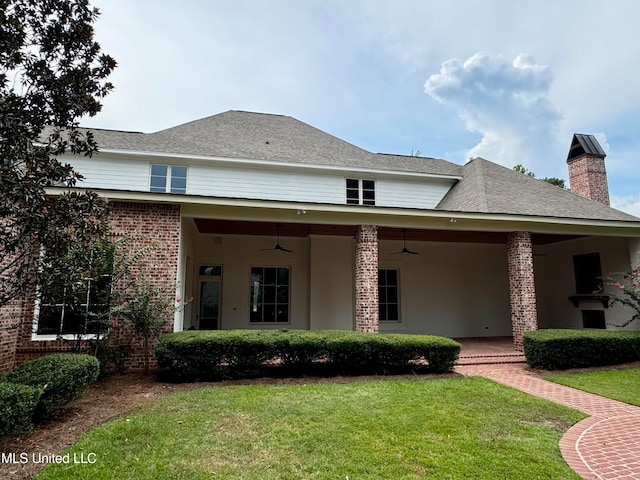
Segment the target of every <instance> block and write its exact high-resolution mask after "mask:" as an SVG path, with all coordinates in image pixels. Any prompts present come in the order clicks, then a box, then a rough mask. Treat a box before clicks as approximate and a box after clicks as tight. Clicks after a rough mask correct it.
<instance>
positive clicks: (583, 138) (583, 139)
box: [567, 133, 607, 161]
mask: <svg viewBox="0 0 640 480" xmlns="http://www.w3.org/2000/svg"><path fill="white" fill-rule="evenodd" d="M585 153H586V154H587V155H594V156H596V157H600V158H604V157H606V156H607V154H606V153H604V150H603V149H602V147H601V146H600V143H598V140H597V139H596V137H594V136H593V135H585V134H583V133H574V134H573V138H572V139H571V146H570V147H569V154H568V155H567V161H569V160H571V159H572V158H575V157H578V156H580V155H583V154H585Z"/></svg>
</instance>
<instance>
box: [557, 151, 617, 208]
mask: <svg viewBox="0 0 640 480" xmlns="http://www.w3.org/2000/svg"><path fill="white" fill-rule="evenodd" d="M567 166H568V168H569V184H570V185H571V191H572V192H573V193H577V194H578V195H581V196H583V197H586V198H590V199H591V200H595V201H596V202H600V203H602V204H604V205H607V206H609V187H608V185H607V170H606V168H605V166H604V158H602V157H598V156H595V155H589V154H586V153H585V154H583V155H580V156H577V157H575V158H572V159H571V160H569V161H568V162H567Z"/></svg>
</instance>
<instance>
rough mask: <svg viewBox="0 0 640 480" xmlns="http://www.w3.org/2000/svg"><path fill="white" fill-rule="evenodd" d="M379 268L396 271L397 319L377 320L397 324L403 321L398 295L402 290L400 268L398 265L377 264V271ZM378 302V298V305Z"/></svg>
mask: <svg viewBox="0 0 640 480" xmlns="http://www.w3.org/2000/svg"><path fill="white" fill-rule="evenodd" d="M380 270H395V271H396V276H397V283H396V290H397V291H396V294H397V297H398V301H397V304H398V319H397V320H379V321H380V323H384V324H385V325H398V324H401V323H403V322H402V310H403V309H402V298H401V296H400V292H401V291H402V289H401V283H402V280H401V279H400V268H399V267H391V266H384V267H383V266H378V272H379V271H380ZM379 304H380V300H378V306H379Z"/></svg>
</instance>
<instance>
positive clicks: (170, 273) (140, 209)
mask: <svg viewBox="0 0 640 480" xmlns="http://www.w3.org/2000/svg"><path fill="white" fill-rule="evenodd" d="M110 207H111V223H112V231H113V236H114V240H117V239H119V238H124V237H126V238H128V239H129V240H128V242H127V249H128V251H130V252H140V251H142V250H144V249H145V248H147V247H148V246H149V245H154V247H153V248H152V249H151V250H149V251H148V252H147V253H145V255H144V256H143V258H142V259H141V262H140V263H142V264H143V265H144V267H143V274H144V275H145V278H146V280H147V282H148V283H149V285H150V286H151V287H161V288H166V289H167V290H169V291H170V292H171V295H172V296H173V291H174V290H175V286H176V281H177V272H178V253H179V250H178V249H179V242H180V206H179V205H161V204H150V203H125V202H115V203H113V204H112V205H111V206H110ZM163 332H166V333H168V332H173V316H171V318H167V321H166V324H165V326H164V328H163ZM110 341H112V342H114V343H118V342H120V343H125V344H131V346H132V347H133V354H132V355H131V356H130V357H129V358H128V360H127V368H128V369H130V370H142V369H143V368H144V351H143V348H142V339H141V338H138V337H136V336H135V334H134V333H133V332H132V331H131V330H130V329H129V328H126V327H120V328H117V329H113V331H112V335H111V338H110ZM152 357H153V356H152ZM156 366H157V364H156V362H155V359H154V358H152V363H151V368H155V367H156Z"/></svg>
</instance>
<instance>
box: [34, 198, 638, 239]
mask: <svg viewBox="0 0 640 480" xmlns="http://www.w3.org/2000/svg"><path fill="white" fill-rule="evenodd" d="M68 190H70V189H63V188H49V189H47V193H48V194H51V195H55V194H60V193H61V192H63V191H68ZM75 190H82V189H75ZM93 191H95V192H96V193H98V194H99V195H100V196H101V197H103V198H106V199H107V200H109V201H123V202H131V201H133V202H146V203H171V204H180V205H181V207H182V208H181V211H182V216H183V217H190V218H218V219H229V220H246V221H270V220H273V221H283V222H284V221H287V222H293V223H319V224H327V225H330V224H338V225H358V224H369V225H378V226H385V227H398V228H429V229H438V230H452V231H456V230H461V231H478V232H482V231H484V232H513V231H528V232H532V233H551V234H574V235H603V236H624V237H640V221H638V222H632V221H620V220H590V219H579V218H559V217H537V216H526V215H508V214H486V213H463V212H447V211H441V210H417V209H403V208H393V207H375V206H359V205H334V204H315V203H300V202H279V201H269V200H252V199H239V198H220V197H208V196H194V195H177V194H172V193H151V192H131V191H120V190H93Z"/></svg>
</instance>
